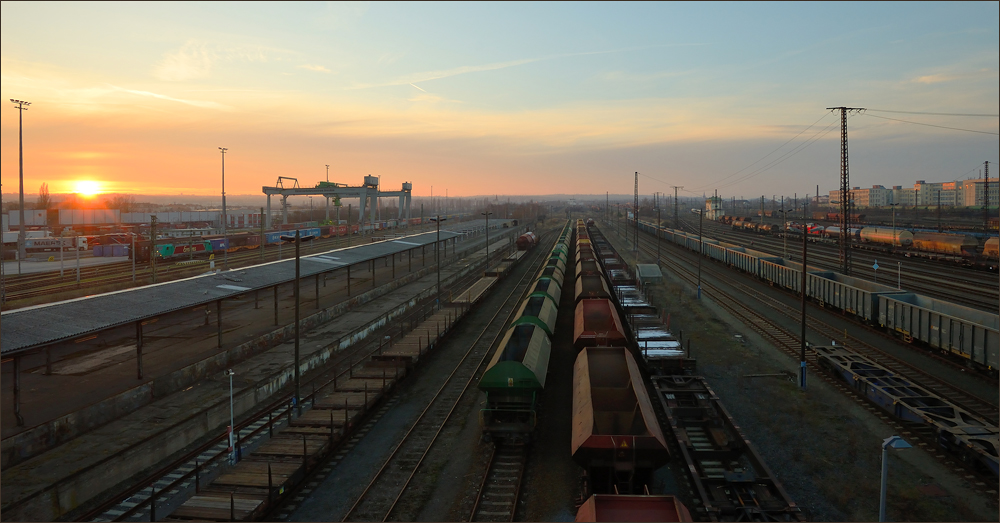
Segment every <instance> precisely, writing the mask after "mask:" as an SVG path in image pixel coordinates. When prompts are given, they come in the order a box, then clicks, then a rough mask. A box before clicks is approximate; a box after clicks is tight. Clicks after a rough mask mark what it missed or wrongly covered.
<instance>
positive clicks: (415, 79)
mask: <svg viewBox="0 0 1000 523" xmlns="http://www.w3.org/2000/svg"><path fill="white" fill-rule="evenodd" d="M698 45H707V44H699V43H695V44H663V45H649V46H642V47H628V48H624V49H612V50H609V51H584V52H580V53H562V54H554V55H549V56H541V57H538V58H523V59H520V60H510V61H507V62H494V63H491V64H484V65H465V66H461V67H455V68H452V69H443V70H439V71H425V72H421V73H413V74H410V75H406V76H403V77H399V78H397V79H395V80H391V81H389V82H385V83H377V84H357V85H355V86H353V87H350V88H349V89H370V88H373V87H391V86H397V85H407V84H409V85H413V84H416V83H423V82H429V81H431V80H440V79H441V78H448V77H451V76H458V75H460V74H467V73H478V72H482V71H496V70H498V69H506V68H508V67H516V66H519V65H525V64H530V63H534V62H542V61H546V60H556V59H559V58H571V57H575V56H594V55H602V54H614V53H625V52H629V51H640V50H645V49H658V48H664V47H688V46H698ZM414 87H416V86H415V85H414ZM418 89H419V88H418Z"/></svg>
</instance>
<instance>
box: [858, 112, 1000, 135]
mask: <svg viewBox="0 0 1000 523" xmlns="http://www.w3.org/2000/svg"><path fill="white" fill-rule="evenodd" d="M865 116H871V117H872V118H881V119H883V120H892V121H894V122H903V123H912V124H913V125H926V126H927V127H937V128H939V129H951V130H952V131H965V132H967V133H979V134H992V135H994V136H1000V133H991V132H989V131H974V130H972V129H960V128H958V127H946V126H944V125H933V124H929V123H920V122H911V121H909V120H900V119H898V118H889V117H888V116H878V115H875V114H866V115H865Z"/></svg>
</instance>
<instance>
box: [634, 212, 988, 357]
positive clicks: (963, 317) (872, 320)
mask: <svg viewBox="0 0 1000 523" xmlns="http://www.w3.org/2000/svg"><path fill="white" fill-rule="evenodd" d="M639 228H640V229H641V230H643V231H645V232H647V233H649V234H659V235H660V237H661V238H663V239H664V240H666V241H670V242H674V243H677V244H678V245H680V246H683V247H686V248H688V249H691V250H693V251H695V252H698V251H699V250H700V243H699V241H698V237H697V236H694V237H692V236H688V235H685V234H683V233H680V232H679V231H674V230H673V229H666V228H661V229H660V230H659V231H657V230H656V229H655V227H654V226H653V224H651V223H648V222H641V221H640V223H639ZM831 229H833V227H828V228H827V229H826V231H827V232H829V231H830V230H831ZM705 245H706V248H705V249H704V254H705V255H706V256H709V257H710V258H712V259H716V260H719V261H720V262H722V263H726V264H727V265H731V266H733V267H736V268H737V269H739V270H741V271H744V272H747V273H749V274H751V275H753V276H754V277H756V278H759V279H761V280H763V281H766V282H769V283H771V284H774V285H775V286H778V287H783V288H785V289H788V290H791V291H795V292H798V291H799V287H800V286H801V282H802V272H801V271H802V265H801V264H798V263H794V262H789V261H787V260H781V259H780V258H777V257H775V256H773V255H770V254H766V253H762V252H759V251H752V250H750V249H745V248H742V247H737V246H728V245H724V244H722V243H720V242H710V241H709V240H707V239H706V240H705ZM709 245H714V246H713V247H708V246H709ZM806 271H807V274H806V296H807V297H808V298H809V299H811V300H813V301H814V302H817V303H819V304H820V305H821V306H824V307H827V308H831V309H835V310H840V311H843V312H845V313H847V314H848V315H851V316H853V317H855V319H857V320H858V321H861V322H863V323H867V324H869V325H872V326H874V327H877V328H880V329H882V330H884V331H886V332H889V333H891V334H894V335H897V336H899V337H901V338H902V339H903V340H904V341H906V342H907V343H917V344H920V345H921V346H925V347H929V348H931V349H934V350H940V351H942V352H945V353H948V354H951V355H954V356H956V357H958V358H960V359H961V361H963V362H965V363H966V364H967V365H968V366H970V367H971V368H974V369H976V370H979V371H981V372H985V373H987V374H990V375H992V376H996V375H997V369H998V368H1000V348H998V346H1000V316H998V315H997V314H993V313H990V312H985V311H980V310H977V309H973V308H970V307H964V306H961V305H957V304H954V303H950V302H946V301H943V300H937V299H934V298H930V297H927V296H923V295H920V294H916V293H912V292H902V293H900V292H899V289H892V288H890V287H887V286H884V285H878V284H874V283H871V282H869V281H867V280H862V279H859V278H853V277H850V276H845V275H843V274H840V273H836V272H833V271H826V270H818V269H815V268H813V267H808V268H807V269H806ZM890 306H891V308H890Z"/></svg>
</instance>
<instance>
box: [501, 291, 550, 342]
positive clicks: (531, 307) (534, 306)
mask: <svg viewBox="0 0 1000 523" xmlns="http://www.w3.org/2000/svg"><path fill="white" fill-rule="evenodd" d="M558 315H559V305H558V304H557V303H556V302H555V301H553V300H552V297H551V296H549V295H548V294H546V293H544V292H538V293H531V294H530V295H528V298H527V299H526V300H524V302H523V303H522V304H521V309H520V310H518V311H517V319H516V320H514V322H513V323H511V325H512V326H513V325H521V324H524V323H530V324H533V325H538V326H539V327H541V328H542V329H543V330H544V331H545V334H548V335H549V336H552V333H553V332H555V330H556V316H558Z"/></svg>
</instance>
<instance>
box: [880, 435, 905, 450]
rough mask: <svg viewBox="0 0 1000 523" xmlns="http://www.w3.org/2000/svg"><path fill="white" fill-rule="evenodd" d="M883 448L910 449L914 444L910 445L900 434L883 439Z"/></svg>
mask: <svg viewBox="0 0 1000 523" xmlns="http://www.w3.org/2000/svg"><path fill="white" fill-rule="evenodd" d="M882 448H883V449H884V448H894V449H909V448H913V445H910V444H909V443H907V442H906V440H904V439H903V438H901V437H899V436H890V437H888V438H885V439H884V440H882Z"/></svg>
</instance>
